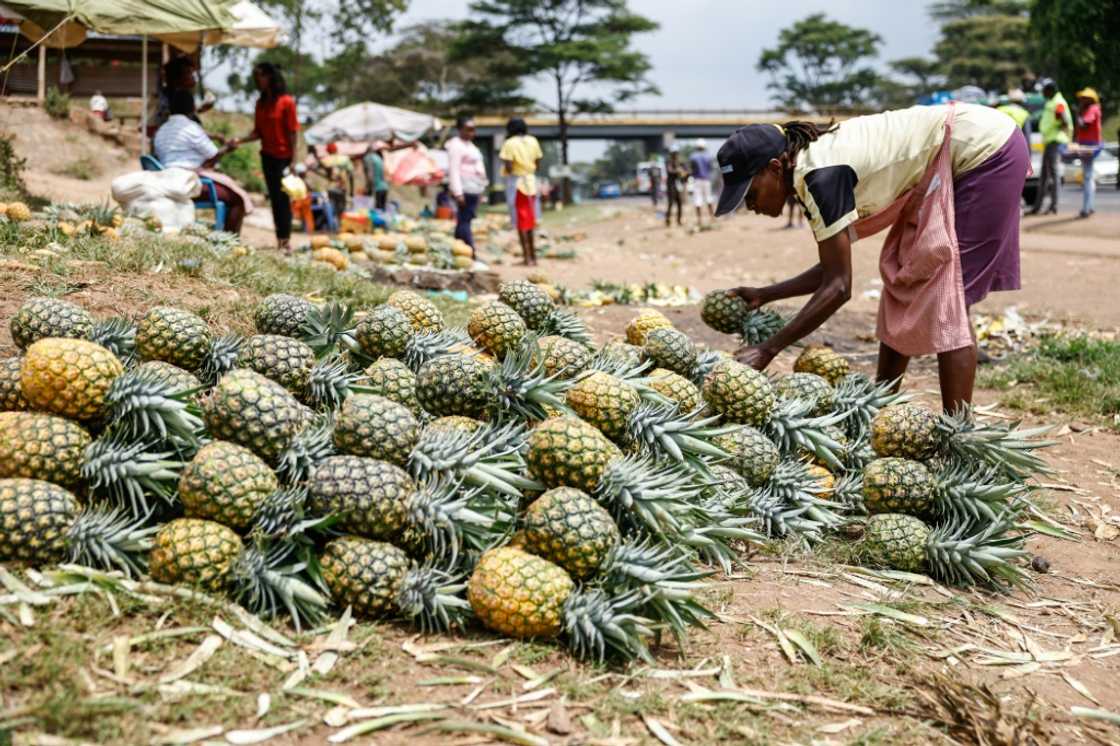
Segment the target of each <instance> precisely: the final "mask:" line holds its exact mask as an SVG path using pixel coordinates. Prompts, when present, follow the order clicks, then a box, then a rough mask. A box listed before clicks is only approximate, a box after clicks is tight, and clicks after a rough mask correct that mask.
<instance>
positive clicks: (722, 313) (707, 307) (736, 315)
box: [700, 290, 750, 334]
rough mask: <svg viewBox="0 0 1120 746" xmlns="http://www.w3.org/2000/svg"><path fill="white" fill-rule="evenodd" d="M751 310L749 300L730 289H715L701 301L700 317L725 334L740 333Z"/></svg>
mask: <svg viewBox="0 0 1120 746" xmlns="http://www.w3.org/2000/svg"><path fill="white" fill-rule="evenodd" d="M749 311H750V306H748V305H747V302H746V301H745V300H743V299H742V298H740V297H739V296H738V295H735V294H733V293H732V292H731V291H729V290H713V291H711V292H710V293H706V294H705V295H704V297H703V299H702V300H701V301H700V318H701V319H703V321H704V323H705V324H707V325H708V326H710V327H711V328H713V329H715V330H716V331H717V332H723V333H724V334H738V333H739V332H740V331H741V330H742V328H743V320H744V319H745V318H746V316H747V313H748V312H749Z"/></svg>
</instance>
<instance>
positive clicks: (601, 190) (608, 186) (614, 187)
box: [595, 181, 622, 199]
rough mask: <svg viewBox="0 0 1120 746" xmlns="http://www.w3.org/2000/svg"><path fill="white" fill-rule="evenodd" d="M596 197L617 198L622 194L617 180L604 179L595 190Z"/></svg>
mask: <svg viewBox="0 0 1120 746" xmlns="http://www.w3.org/2000/svg"><path fill="white" fill-rule="evenodd" d="M595 196H596V197H597V198H598V199H618V198H619V197H621V196H622V187H621V186H619V184H618V182H617V181H604V182H603V183H601V184H599V186H598V188H597V189H596V190H595Z"/></svg>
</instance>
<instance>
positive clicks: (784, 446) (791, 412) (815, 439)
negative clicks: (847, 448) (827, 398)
mask: <svg viewBox="0 0 1120 746" xmlns="http://www.w3.org/2000/svg"><path fill="white" fill-rule="evenodd" d="M813 405H814V402H811V401H804V400H798V399H785V400H783V401H780V402H778V403H777V404H776V405H775V406H774V408H773V409H772V410H771V412H770V416H769V419H768V420H767V422H766V424H765V425H764V426H763V428H762V430H763V432H765V433H766V435H767V436H769V438H770V439H771V440H773V441H774V443H775V444H776V445H777V446H778V449H779V450H780V451H781V452H782V453H784V454H793V453H797V452H798V451H806V452H808V453H811V454H812V455H813V456H815V457H816V458H818V459H820V460H821V461H823V462H824V463H825V464H826V465H828V467H829V468H830V469H837V470H840V469H843V464H842V463H841V460H840V457H841V456H842V455H843V453H844V446H843V445H842V444H841V443H837V442H836V441H835V440H834V439H833V438H831V437H829V435H828V433H827V432H826V430H825V428H826V427H828V426H829V425H835V424H837V423H838V422H840V421H841V420H842V419H843V415H842V414H830V415H825V416H823V417H813V416H811V415H810V412H811V411H812V409H813Z"/></svg>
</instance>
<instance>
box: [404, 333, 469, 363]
mask: <svg viewBox="0 0 1120 746" xmlns="http://www.w3.org/2000/svg"><path fill="white" fill-rule="evenodd" d="M471 344H472V342H471V338H470V335H469V334H467V330H466V329H461V328H447V329H441V330H439V331H427V332H416V333H415V334H413V335H412V336H411V337H409V340H408V343H407V344H406V345H405V350H404V364H405V365H407V366H408V367H409V368H411V369H412V372H413V373H419V372H420V368H422V367H423V366H424V363H426V362H428V361H429V360H431V359H432V358H434V357H438V356H439V355H445V354H447V353H448V352H450V350H451V348H453V347H455V346H456V345H471Z"/></svg>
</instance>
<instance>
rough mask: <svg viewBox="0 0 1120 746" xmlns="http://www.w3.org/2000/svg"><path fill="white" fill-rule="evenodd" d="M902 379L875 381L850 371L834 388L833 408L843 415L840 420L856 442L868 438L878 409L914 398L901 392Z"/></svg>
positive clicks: (849, 435)
mask: <svg viewBox="0 0 1120 746" xmlns="http://www.w3.org/2000/svg"><path fill="white" fill-rule="evenodd" d="M901 382H902V379H901V378H896V379H894V380H893V381H881V382H875V381H872V380H871V379H870V378H868V377H867V376H866V375H864V374H863V373H849V374H848V375H846V376H844V377H843V378H842V379H840V381H839V382H838V383H837V384H836V386H834V387H833V397H832V409H833V411H834V412H837V413H840V414H843V415H844V419H843V421H842V422H841V425H842V426H843V428H844V430H845V432H847V434H848V437H850V438H851V439H852V440H853V442H857V441H862V440H866V439H867V438H868V437H869V436H870V433H871V421H872V420H873V419H875V415H876V414H878V413H879V410H881V409H883V408H885V407H889V406H891V405H894V404H902V403H904V402H908V401H910V400H911V399H912V397H911V396H910V395H909V394H903V393H900V392H899V386H900V384H901Z"/></svg>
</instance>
